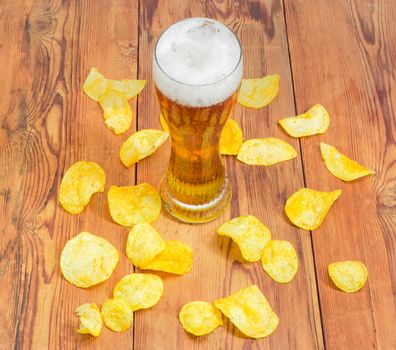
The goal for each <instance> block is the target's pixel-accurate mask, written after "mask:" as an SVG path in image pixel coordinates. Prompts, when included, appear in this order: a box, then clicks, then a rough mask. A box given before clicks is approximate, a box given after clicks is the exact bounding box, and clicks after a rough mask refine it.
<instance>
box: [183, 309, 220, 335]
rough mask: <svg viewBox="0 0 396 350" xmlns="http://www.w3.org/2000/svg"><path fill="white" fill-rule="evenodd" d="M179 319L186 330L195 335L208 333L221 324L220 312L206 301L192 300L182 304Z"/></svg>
mask: <svg viewBox="0 0 396 350" xmlns="http://www.w3.org/2000/svg"><path fill="white" fill-rule="evenodd" d="M179 321H180V323H181V325H182V327H183V328H184V330H185V331H186V332H188V333H191V334H194V335H196V336H201V335H205V334H209V333H211V332H213V331H214V330H215V329H216V328H217V327H219V326H222V325H223V317H222V315H221V312H220V311H219V310H218V309H216V308H215V306H214V305H213V304H211V303H208V302H206V301H192V302H190V303H187V304H185V305H183V307H182V308H181V309H180V312H179Z"/></svg>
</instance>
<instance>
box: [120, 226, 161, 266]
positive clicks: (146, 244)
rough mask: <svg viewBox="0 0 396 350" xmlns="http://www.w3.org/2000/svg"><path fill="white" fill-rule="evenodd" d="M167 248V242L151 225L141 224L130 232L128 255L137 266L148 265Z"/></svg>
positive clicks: (127, 246) (127, 245)
mask: <svg viewBox="0 0 396 350" xmlns="http://www.w3.org/2000/svg"><path fill="white" fill-rule="evenodd" d="M165 248H166V242H165V241H164V240H163V239H162V237H161V236H160V235H159V234H158V233H157V231H156V230H155V229H154V227H152V226H151V225H150V224H147V223H140V224H136V225H135V226H133V228H132V230H131V232H129V235H128V240H127V244H126V255H127V257H128V259H129V260H130V261H131V263H132V264H133V265H135V266H138V267H142V266H146V265H148V264H149V263H150V262H151V261H152V260H153V259H154V258H155V257H156V256H157V255H158V254H159V253H161V252H162V251H164V250H165Z"/></svg>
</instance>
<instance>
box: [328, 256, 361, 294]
mask: <svg viewBox="0 0 396 350" xmlns="http://www.w3.org/2000/svg"><path fill="white" fill-rule="evenodd" d="M328 271H329V276H330V278H331V280H332V281H333V282H334V284H335V285H336V286H337V287H338V288H339V289H341V290H342V291H343V292H347V293H355V292H357V291H359V290H360V289H362V288H363V286H364V285H365V284H366V282H367V275H368V272H367V268H366V266H365V265H364V264H363V263H361V262H360V261H339V262H335V263H332V264H329V266H328Z"/></svg>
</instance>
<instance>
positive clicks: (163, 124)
mask: <svg viewBox="0 0 396 350" xmlns="http://www.w3.org/2000/svg"><path fill="white" fill-rule="evenodd" d="M159 120H160V123H161V126H162V129H164V131H169V127H168V123H167V122H166V121H165V118H164V116H163V115H162V114H161V115H160V118H159Z"/></svg>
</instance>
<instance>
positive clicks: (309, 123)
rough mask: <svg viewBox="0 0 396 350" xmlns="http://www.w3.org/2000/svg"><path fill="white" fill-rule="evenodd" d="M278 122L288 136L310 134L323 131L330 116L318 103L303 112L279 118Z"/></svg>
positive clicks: (327, 125)
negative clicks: (294, 115)
mask: <svg viewBox="0 0 396 350" xmlns="http://www.w3.org/2000/svg"><path fill="white" fill-rule="evenodd" d="M278 123H279V124H280V126H281V127H282V128H283V129H284V130H285V131H286V132H287V133H288V134H289V135H290V136H293V137H302V136H311V135H317V134H323V133H325V132H326V130H327V129H328V128H329V125H330V117H329V113H327V111H326V109H325V108H324V107H323V106H322V105H321V104H319V103H318V104H316V105H314V106H312V107H311V108H310V109H309V110H308V111H306V112H305V113H303V114H300V115H297V116H296V117H287V118H284V119H281V120H279V121H278Z"/></svg>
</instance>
